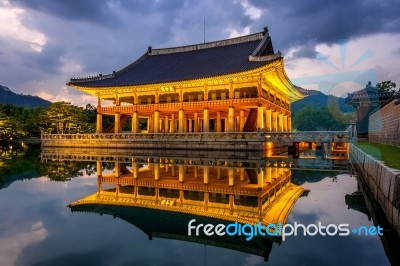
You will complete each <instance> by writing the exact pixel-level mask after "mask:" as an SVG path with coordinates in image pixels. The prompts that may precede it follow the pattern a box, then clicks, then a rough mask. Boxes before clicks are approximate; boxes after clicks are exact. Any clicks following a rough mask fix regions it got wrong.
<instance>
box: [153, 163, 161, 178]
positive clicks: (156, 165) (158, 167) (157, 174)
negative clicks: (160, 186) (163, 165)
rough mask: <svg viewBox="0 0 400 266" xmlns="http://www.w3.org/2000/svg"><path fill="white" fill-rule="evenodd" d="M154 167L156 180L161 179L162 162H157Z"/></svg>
mask: <svg viewBox="0 0 400 266" xmlns="http://www.w3.org/2000/svg"><path fill="white" fill-rule="evenodd" d="M153 169H154V180H160V164H158V163H155V164H154V165H153Z"/></svg>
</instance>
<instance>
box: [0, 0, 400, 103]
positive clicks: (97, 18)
mask: <svg viewBox="0 0 400 266" xmlns="http://www.w3.org/2000/svg"><path fill="white" fill-rule="evenodd" d="M399 14H400V0H351V1H348V0H332V1H331V0H302V1H296V0H233V1H231V0H215V1H212V0H204V1H198V0H168V1H167V0H136V1H135V0H131V1H129V0H0V47H1V49H0V65H1V67H0V84H1V85H4V86H7V87H9V88H10V89H12V90H13V91H14V92H18V93H25V94H27V93H29V94H33V95H38V96H40V97H43V98H45V99H48V100H51V101H60V100H66V101H71V102H72V103H73V104H77V105H85V104H86V103H89V102H91V103H94V102H96V100H95V99H93V97H92V96H87V95H84V94H82V93H80V92H78V91H76V90H74V89H71V88H69V87H67V86H66V85H65V83H66V82H68V80H69V79H70V78H71V77H81V76H90V75H97V74H99V73H103V74H105V73H111V72H112V71H113V70H119V69H121V68H123V67H124V66H126V65H128V64H129V63H131V62H132V61H134V60H135V59H136V58H137V57H139V56H140V55H142V54H143V53H144V52H145V51H146V50H147V47H148V46H152V47H153V48H163V47H171V46H181V45H188V44H195V43H201V42H203V38H204V36H203V25H204V20H205V24H206V34H205V35H206V36H205V38H206V41H215V40H220V39H226V38H229V37H236V36H240V35H246V34H250V33H256V32H260V31H262V30H263V27H265V26H268V28H269V32H270V35H271V37H272V40H273V44H274V48H275V50H276V51H277V50H280V51H281V52H282V53H283V56H284V57H285V64H286V72H287V74H288V76H289V78H290V79H291V80H292V82H293V83H294V84H297V85H301V86H303V87H305V88H308V89H319V90H321V91H323V92H325V93H330V94H335V95H345V94H346V93H347V92H350V91H354V90H357V89H360V88H361V87H362V86H364V85H365V84H366V83H367V81H368V80H371V81H372V82H373V83H376V82H379V81H383V80H392V81H394V82H396V83H397V84H398V85H400V63H399V62H400V15H399Z"/></svg>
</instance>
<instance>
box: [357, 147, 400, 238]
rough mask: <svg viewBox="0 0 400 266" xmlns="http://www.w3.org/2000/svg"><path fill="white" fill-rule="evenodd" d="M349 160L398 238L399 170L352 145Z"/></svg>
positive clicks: (399, 225) (399, 207)
mask: <svg viewBox="0 0 400 266" xmlns="http://www.w3.org/2000/svg"><path fill="white" fill-rule="evenodd" d="M350 160H351V163H352V164H353V166H354V167H355V168H356V170H357V172H358V173H359V175H360V177H361V178H362V179H363V180H364V181H365V183H366V184H367V186H368V187H369V189H370V190H371V194H372V195H373V197H374V199H375V200H376V201H377V202H378V204H379V206H380V207H381V208H382V210H383V212H384V213H385V215H386V218H387V219H388V221H389V223H390V224H391V225H392V226H393V227H394V229H395V230H396V231H397V233H398V234H399V236H400V170H396V169H392V168H389V167H387V166H385V165H384V164H383V163H381V162H380V161H377V160H376V159H374V158H372V157H371V156H370V155H368V154H366V153H365V152H363V151H362V150H360V149H359V148H357V147H356V146H355V145H353V144H350Z"/></svg>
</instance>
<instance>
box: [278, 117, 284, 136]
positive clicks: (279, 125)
mask: <svg viewBox="0 0 400 266" xmlns="http://www.w3.org/2000/svg"><path fill="white" fill-rule="evenodd" d="M278 119H279V123H278V132H283V114H279V115H278Z"/></svg>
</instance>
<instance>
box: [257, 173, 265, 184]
mask: <svg viewBox="0 0 400 266" xmlns="http://www.w3.org/2000/svg"><path fill="white" fill-rule="evenodd" d="M257 186H258V187H259V188H263V187H264V171H263V169H259V172H258V175H257Z"/></svg>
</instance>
